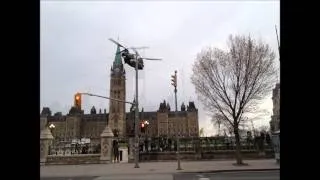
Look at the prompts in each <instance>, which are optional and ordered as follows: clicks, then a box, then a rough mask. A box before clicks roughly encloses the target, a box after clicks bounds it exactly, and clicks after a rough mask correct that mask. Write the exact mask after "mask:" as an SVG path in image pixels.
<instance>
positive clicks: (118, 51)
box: [113, 46, 122, 65]
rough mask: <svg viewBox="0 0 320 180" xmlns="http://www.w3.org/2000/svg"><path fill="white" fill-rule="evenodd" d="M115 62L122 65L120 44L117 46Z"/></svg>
mask: <svg viewBox="0 0 320 180" xmlns="http://www.w3.org/2000/svg"><path fill="white" fill-rule="evenodd" d="M113 64H115V65H121V64H122V60H121V53H120V46H117V52H116V57H115V58H114V62H113Z"/></svg>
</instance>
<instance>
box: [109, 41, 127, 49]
mask: <svg viewBox="0 0 320 180" xmlns="http://www.w3.org/2000/svg"><path fill="white" fill-rule="evenodd" d="M109 41H111V42H113V43H115V44H116V45H118V46H120V47H122V48H124V49H128V48H126V47H125V46H123V45H122V44H120V43H118V42H117V41H115V40H113V39H112V38H109Z"/></svg>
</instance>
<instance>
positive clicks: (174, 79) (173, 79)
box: [171, 71, 177, 87]
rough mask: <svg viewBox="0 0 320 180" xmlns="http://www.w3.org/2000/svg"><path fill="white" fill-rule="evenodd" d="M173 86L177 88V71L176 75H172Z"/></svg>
mask: <svg viewBox="0 0 320 180" xmlns="http://www.w3.org/2000/svg"><path fill="white" fill-rule="evenodd" d="M171 84H172V86H174V87H177V71H174V75H171Z"/></svg>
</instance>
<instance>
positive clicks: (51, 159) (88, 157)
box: [46, 154, 100, 165]
mask: <svg viewBox="0 0 320 180" xmlns="http://www.w3.org/2000/svg"><path fill="white" fill-rule="evenodd" d="M46 164H47V165H58V164H100V154H78V155H70V156H59V155H49V156H48V157H47V162H46Z"/></svg>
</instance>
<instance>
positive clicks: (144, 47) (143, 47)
mask: <svg viewBox="0 0 320 180" xmlns="http://www.w3.org/2000/svg"><path fill="white" fill-rule="evenodd" d="M129 49H149V47H148V46H141V47H129Z"/></svg>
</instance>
